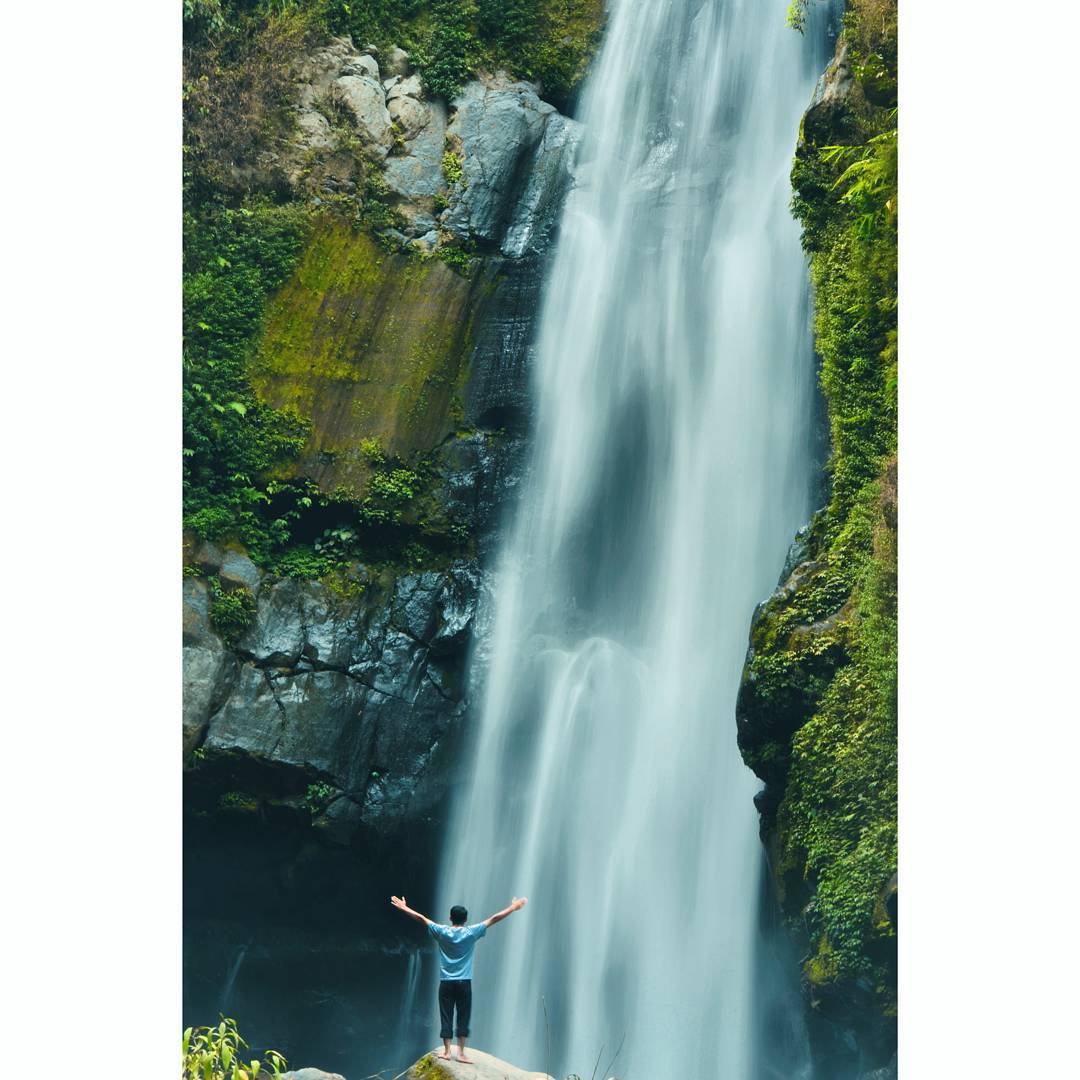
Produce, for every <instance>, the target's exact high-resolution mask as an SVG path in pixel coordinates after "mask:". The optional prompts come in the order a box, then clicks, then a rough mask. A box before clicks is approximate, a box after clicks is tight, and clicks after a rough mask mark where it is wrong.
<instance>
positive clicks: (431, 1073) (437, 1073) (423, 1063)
mask: <svg viewBox="0 0 1080 1080" xmlns="http://www.w3.org/2000/svg"><path fill="white" fill-rule="evenodd" d="M452 1075H453V1074H452V1073H451V1072H450V1071H449V1070H448V1069H444V1068H443V1067H442V1066H441V1065H440V1064H439V1063H438V1062H437V1061H436V1060H435V1055H434V1054H426V1055H425V1056H424V1057H422V1058H421V1059H420V1060H419V1061H418V1062H417V1063H416V1064H415V1065H414V1066H413V1067H412V1068H411V1069H410V1070H409V1077H410V1080H412V1078H414V1077H415V1080H423V1078H425V1077H427V1078H431V1080H434V1078H437V1077H444V1076H452Z"/></svg>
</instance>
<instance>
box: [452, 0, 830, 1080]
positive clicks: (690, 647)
mask: <svg viewBox="0 0 1080 1080" xmlns="http://www.w3.org/2000/svg"><path fill="white" fill-rule="evenodd" d="M821 36H822V35H818V38H819V44H817V45H814V44H813V43H808V41H807V40H805V39H803V38H800V36H799V35H797V34H795V33H793V32H792V31H791V30H789V29H788V28H787V27H786V26H785V24H784V5H783V3H782V2H781V0H776V2H767V0H651V2H648V3H640V2H635V0H616V2H615V3H614V4H613V5H612V9H611V12H610V18H609V24H608V27H607V30H606V38H605V44H604V46H603V50H602V53H601V55H600V57H599V58H598V60H597V66H596V70H595V72H594V74H593V76H592V78H591V80H590V83H589V86H588V89H587V91H586V95H585V98H584V100H583V108H582V120H583V121H584V123H585V126H586V137H585V141H584V144H583V148H582V154H581V161H580V165H579V173H578V184H577V186H576V188H575V190H574V191H573V192H572V193H571V195H570V196H569V198H568V200H567V203H566V206H565V209H564V211H563V218H562V225H561V234H560V240H559V242H558V247H557V250H556V252H555V254H554V258H553V263H552V266H551V271H550V276H549V279H548V282H547V284H546V288H545V295H544V303H543V310H542V314H541V324H540V334H539V339H538V349H537V358H536V367H535V373H534V374H535V394H536V402H537V415H536V426H535V443H534V446H535V451H534V457H533V461H532V464H531V467H530V470H529V475H528V477H527V480H526V485H525V490H524V494H523V497H522V502H521V504H520V506H519V508H518V512H517V517H516V520H515V522H514V524H513V527H512V528H511V529H510V531H509V532H508V534H507V537H506V540H505V541H504V547H503V550H502V553H501V558H500V562H499V566H498V569H497V571H496V574H495V578H494V588H493V590H492V596H493V600H492V601H491V603H492V605H493V607H492V610H490V611H489V613H488V614H489V618H490V623H489V630H490V638H489V642H490V644H489V650H490V652H489V655H488V657H487V658H486V663H485V669H484V671H483V672H482V673H480V674H481V676H482V683H483V707H482V710H481V715H480V717H479V723H478V730H476V731H474V733H473V737H474V742H473V751H472V752H473V757H472V763H471V768H470V770H469V781H468V784H467V788H466V790H465V791H464V792H463V793H462V794H461V796H460V797H459V799H458V802H457V804H456V807H455V812H454V816H453V820H452V826H451V830H450V840H449V846H448V849H447V854H446V861H445V863H444V867H443V874H442V880H441V886H440V901H439V909H440V912H445V911H446V910H447V909H448V908H449V906H450V904H452V903H464V904H466V905H467V906H468V907H469V908H470V909H471V913H472V915H473V916H475V917H477V918H479V917H482V916H483V915H486V914H488V913H489V912H488V910H487V909H488V908H491V909H492V910H494V909H496V908H497V907H501V906H502V905H503V904H505V903H506V902H507V901H509V899H510V897H511V894H513V893H517V894H518V895H528V896H529V898H530V905H529V907H528V908H526V909H525V912H524V913H523V914H520V915H515V916H514V917H513V919H512V920H510V921H509V922H508V923H506V924H504V925H502V926H499V927H498V928H496V929H495V930H493V931H492V932H491V933H490V934H489V935H488V937H487V938H486V939H485V941H484V942H483V943H482V944H481V945H480V946H479V950H478V958H477V984H476V991H475V1003H476V1004H475V1011H474V1021H473V1028H474V1040H475V1041H476V1043H477V1044H478V1045H480V1046H483V1047H485V1048H486V1049H489V1050H491V1051H493V1052H494V1053H497V1054H498V1055H499V1056H501V1057H504V1058H506V1059H509V1060H512V1061H515V1062H517V1063H518V1064H520V1065H522V1066H525V1067H528V1068H536V1069H539V1068H545V1069H548V1070H550V1071H554V1072H556V1073H557V1075H563V1074H564V1073H566V1072H570V1071H575V1072H579V1073H583V1074H584V1075H586V1076H588V1075H589V1072H590V1070H591V1069H593V1063H594V1062H595V1061H596V1059H597V1057H598V1055H599V1056H600V1062H599V1068H600V1070H602V1069H603V1068H604V1066H605V1065H608V1063H609V1062H610V1060H611V1058H613V1057H614V1055H615V1053H616V1051H617V1049H618V1048H619V1047H620V1045H621V1047H622V1048H621V1052H620V1053H619V1057H618V1060H617V1061H616V1062H615V1064H614V1066H613V1067H610V1071H612V1072H616V1073H619V1074H620V1075H623V1074H627V1073H629V1074H630V1075H632V1076H636V1077H639V1078H642V1080H647V1078H648V1080H655V1078H658V1077H668V1076H670V1077H688V1076H694V1077H714V1076H715V1077H723V1078H724V1080H744V1078H747V1077H750V1076H752V1075H755V1073H756V1070H757V1064H756V1058H755V1046H754V1035H753V1032H754V1031H755V994H756V990H755V985H754V979H753V968H754V949H755V937H756V917H755V916H756V900H757V885H758V881H759V871H760V860H761V858H762V855H761V850H760V844H759V841H758V838H757V820H756V813H755V810H754V806H753V803H752V797H753V794H754V791H755V790H756V787H757V786H758V785H757V783H756V781H755V779H754V777H753V775H752V774H751V773H750V772H749V771H748V770H747V769H746V768H745V767H744V765H743V764H742V761H741V759H740V757H739V753H738V749H737V747H736V742H735V726H734V703H735V695H736V690H737V687H738V680H739V675H740V670H741V666H742V662H743V656H744V653H745V651H746V642H747V630H748V626H749V621H750V616H751V613H752V611H753V608H754V605H755V603H757V601H759V600H760V599H761V598H762V597H764V596H766V595H767V594H768V593H769V592H770V590H771V589H772V587H773V586H774V585H775V582H776V577H777V574H778V572H779V570H780V566H781V564H782V562H783V558H784V553H785V550H786V548H787V545H788V542H789V540H790V538H791V536H792V534H793V533H794V532H795V530H796V529H797V528H798V526H799V525H800V524H802V522H803V521H804V520H805V518H806V515H807V512H808V509H809V508H808V494H807V493H808V489H809V471H810V453H809V431H808V429H809V419H810V413H811V392H812V379H813V363H812V352H811V341H810V334H809V328H808V319H807V282H806V272H805V263H804V259H803V255H802V252H801V250H800V247H799V238H798V228H797V226H796V224H795V222H794V221H793V220H792V218H791V216H790V213H789V211H788V203H789V200H790V186H789V181H788V172H789V169H790V164H791V156H792V152H793V148H794V145H795V139H796V135H797V131H798V124H799V117H800V114H801V112H802V110H803V109H804V108H805V107H806V103H807V101H808V98H809V96H810V92H811V89H812V86H813V81H814V77H815V72H816V70H818V69H819V68H820V65H821V63H822V60H823V57H822V55H821V48H820V37H821ZM545 1014H546V1016H545ZM600 1075H606V1073H601V1072H600V1071H599V1070H598V1071H597V1076H600Z"/></svg>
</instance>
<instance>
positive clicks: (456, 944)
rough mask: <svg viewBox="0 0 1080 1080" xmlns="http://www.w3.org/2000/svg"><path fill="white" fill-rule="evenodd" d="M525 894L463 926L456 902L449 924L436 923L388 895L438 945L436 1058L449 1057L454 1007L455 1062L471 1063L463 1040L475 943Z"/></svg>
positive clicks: (464, 919)
mask: <svg viewBox="0 0 1080 1080" xmlns="http://www.w3.org/2000/svg"><path fill="white" fill-rule="evenodd" d="M527 902H528V901H527V900H526V899H525V897H521V898H520V899H519V898H518V897H516V896H515V897H514V899H513V900H512V901H511V903H510V906H509V907H505V908H503V909H502V911H497V912H495V914H494V915H489V916H488V917H487V918H486V919H485V920H484V921H483V922H478V923H473V924H472V925H471V926H468V925H466V924H467V922H468V919H469V913H468V912H467V911H466V910H465V909H464V908H463V907H462V906H461V905H460V904H455V905H454V906H453V907H452V908H451V909H450V925H449V926H447V925H446V924H444V923H437V922H435V921H434V920H433V919H429V918H428V917H427V916H426V915H421V914H420V912H419V911H413V909H412V908H411V907H409V905H408V904H406V903H405V897H404V896H391V897H390V903H391V904H393V905H394V907H396V908H397V909H398V910H399V911H404V912H405V914H406V915H408V916H410V917H411V918H413V919H416V921H417V922H422V923H424V924H425V925H426V926H427V928H428V933H429V934H431V936H432V937H433V938H434V939H435V943H436V944H437V945H438V947H439V1021H440V1023H441V1025H442V1026H441V1029H440V1031H439V1037H440V1038H441V1039H442V1041H443V1052H442V1053H441V1054H439V1057H441V1058H443V1059H444V1060H445V1061H449V1060H450V1044H451V1041H452V1040H453V1038H454V1034H455V1030H454V1023H453V1021H454V1010H455V1009H456V1010H457V1032H456V1034H457V1041H458V1058H457V1059H458V1061H462V1062H464V1063H465V1064H466V1065H471V1064H472V1061H471V1059H469V1058H467V1057H466V1056H465V1040H466V1039H467V1038H468V1037H469V1016H470V1015H471V1014H472V966H473V950H474V949H475V948H476V943H477V942H478V941H479V940H480V938H482V937H483V936H484V935H485V934H486V933H487V928H488V927H489V926H494V925H495V924H496V923H497V922H502V921H503V919H505V918H506V917H507V916H508V915H513V914H514V912H515V911H517V910H519V909H520V908H523V907H524V906H525V904H526V903H527Z"/></svg>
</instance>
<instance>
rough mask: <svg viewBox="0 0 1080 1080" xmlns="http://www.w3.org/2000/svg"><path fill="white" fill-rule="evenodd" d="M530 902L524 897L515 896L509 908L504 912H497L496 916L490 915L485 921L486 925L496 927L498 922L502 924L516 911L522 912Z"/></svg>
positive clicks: (505, 908) (503, 910) (504, 909)
mask: <svg viewBox="0 0 1080 1080" xmlns="http://www.w3.org/2000/svg"><path fill="white" fill-rule="evenodd" d="M528 902H529V901H528V900H527V899H526V898H525V897H524V896H515V897H514V899H513V900H511V901H510V906H509V907H504V908H503V909H502V911H496V912H495V914H494V915H489V916H488V917H487V918H486V919H485V920H484V925H485V926H494V925H495V924H496V923H497V922H502V921H503V919H505V918H507V916H509V915H513V914H514V912H515V911H520V910H521V909H522V908H523V907H524V906H525V905H526V904H527V903H528Z"/></svg>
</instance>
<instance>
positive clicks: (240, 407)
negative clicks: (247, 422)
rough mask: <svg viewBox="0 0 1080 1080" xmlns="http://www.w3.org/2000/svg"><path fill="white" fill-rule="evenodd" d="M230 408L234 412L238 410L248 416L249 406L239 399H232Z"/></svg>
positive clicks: (242, 414)
mask: <svg viewBox="0 0 1080 1080" xmlns="http://www.w3.org/2000/svg"><path fill="white" fill-rule="evenodd" d="M229 408H230V409H232V411H233V412H238V413H239V414H240V415H241V416H247V406H246V405H244V404H243V403H242V402H239V401H230V402H229Z"/></svg>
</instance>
